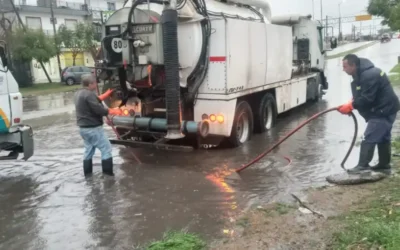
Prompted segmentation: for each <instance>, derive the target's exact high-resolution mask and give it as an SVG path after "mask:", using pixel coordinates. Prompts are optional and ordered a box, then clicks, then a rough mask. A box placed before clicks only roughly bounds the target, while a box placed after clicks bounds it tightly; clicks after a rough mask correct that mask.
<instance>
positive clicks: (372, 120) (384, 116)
mask: <svg viewBox="0 0 400 250" xmlns="http://www.w3.org/2000/svg"><path fill="white" fill-rule="evenodd" d="M343 70H344V71H345V72H346V73H347V74H348V75H351V76H352V77H353V81H352V82H351V91H352V93H353V100H351V101H350V102H348V103H346V104H344V105H341V106H339V107H338V110H339V112H341V113H342V114H350V113H351V112H352V110H353V109H356V110H357V111H358V112H359V114H360V115H361V116H362V117H363V118H364V119H365V121H366V122H367V128H366V130H365V132H364V138H363V140H362V142H361V149H360V158H359V162H358V165H357V166H356V167H355V168H353V169H350V170H348V172H349V173H358V172H360V171H364V170H373V171H379V172H385V173H390V172H391V166H390V161H391V133H392V127H393V123H394V122H395V120H396V115H397V112H398V111H399V110H400V102H399V98H398V97H397V95H396V94H395V92H394V90H393V88H392V86H391V83H390V81H389V79H388V77H387V75H386V74H385V73H384V72H383V71H382V70H381V69H379V68H377V67H375V66H374V64H373V63H372V62H371V61H370V60H368V59H366V58H359V57H357V56H356V55H353V54H349V55H347V56H345V57H344V59H343ZM376 145H377V146H378V154H379V163H378V164H377V165H376V166H373V167H370V165H369V163H370V162H371V160H372V158H373V156H374V151H375V146H376Z"/></svg>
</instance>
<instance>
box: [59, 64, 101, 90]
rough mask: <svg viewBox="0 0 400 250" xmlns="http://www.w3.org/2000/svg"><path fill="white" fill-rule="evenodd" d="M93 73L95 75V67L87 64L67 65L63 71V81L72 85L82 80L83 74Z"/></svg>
mask: <svg viewBox="0 0 400 250" xmlns="http://www.w3.org/2000/svg"><path fill="white" fill-rule="evenodd" d="M88 73H92V74H93V75H94V69H91V68H89V67H86V66H71V67H66V68H65V69H63V71H62V72H61V78H62V79H61V82H63V83H65V84H67V85H69V86H72V85H74V84H76V83H80V82H81V78H82V75H85V74H88Z"/></svg>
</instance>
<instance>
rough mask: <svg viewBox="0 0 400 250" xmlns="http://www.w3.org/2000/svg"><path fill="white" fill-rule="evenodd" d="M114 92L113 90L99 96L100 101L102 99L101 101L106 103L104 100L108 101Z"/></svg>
mask: <svg viewBox="0 0 400 250" xmlns="http://www.w3.org/2000/svg"><path fill="white" fill-rule="evenodd" d="M113 92H114V90H113V89H108V90H107V91H106V92H105V93H104V94H101V95H99V99H100V100H101V101H104V100H105V99H107V98H108V97H109V96H110V95H111V94H112V93H113Z"/></svg>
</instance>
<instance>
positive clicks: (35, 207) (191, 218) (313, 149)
mask: <svg viewBox="0 0 400 250" xmlns="http://www.w3.org/2000/svg"><path fill="white" fill-rule="evenodd" d="M358 54H359V55H360V56H366V57H368V58H370V59H371V60H372V61H373V62H374V63H375V64H376V65H377V66H378V67H381V68H382V69H383V70H385V71H387V72H388V71H389V70H390V69H391V67H392V66H393V65H395V64H396V63H397V56H398V55H399V54H400V41H399V40H392V42H391V43H388V44H382V45H381V44H379V43H378V44H376V45H374V46H372V47H369V48H367V49H365V50H363V51H361V52H359V53H358ZM327 72H328V73H327V77H328V79H329V82H330V90H329V91H328V94H327V95H326V96H325V97H324V100H323V101H322V102H320V103H318V104H316V105H311V106H310V105H306V106H304V107H300V108H298V109H295V110H292V111H291V112H289V113H288V114H286V115H283V116H281V117H280V118H279V121H278V125H277V126H276V128H274V129H273V130H271V131H270V132H269V133H266V134H262V135H257V136H255V137H254V138H253V140H252V141H250V142H249V143H247V144H246V145H244V146H243V147H241V148H237V149H233V150H232V149H229V150H228V149H222V150H208V151H206V150H200V151H195V152H193V153H189V154H182V153H171V152H163V151H152V150H134V151H132V150H127V149H125V148H122V147H114V150H113V156H114V163H115V174H116V175H115V177H114V178H113V177H106V176H103V175H102V174H101V166H100V155H99V153H96V156H95V159H94V162H95V166H94V176H93V177H92V178H89V179H85V178H83V175H82V174H83V173H82V164H81V159H82V158H81V157H82V151H83V149H82V147H83V143H82V141H81V138H80V137H79V134H78V130H77V128H76V126H75V123H74V120H73V116H70V115H65V114H64V113H63V115H62V116H57V119H55V120H54V119H53V120H51V121H50V120H49V119H47V118H40V119H36V120H35V121H34V122H35V124H37V125H35V126H36V128H35V140H36V142H35V143H36V152H35V156H34V157H32V158H31V159H30V160H29V161H28V162H23V161H17V162H1V171H0V204H1V206H0V249H7V250H11V249H133V248H134V247H136V246H138V245H140V244H143V243H145V242H147V241H149V240H152V239H158V238H160V237H161V236H162V234H163V233H164V232H165V231H166V230H168V229H175V230H180V229H188V230H190V231H192V232H197V233H200V234H201V235H202V236H203V237H205V238H207V239H210V238H212V237H213V236H217V235H218V234H222V231H223V229H229V228H230V225H232V224H233V223H231V222H232V221H233V220H234V218H235V216H236V215H238V214H239V213H240V212H241V211H243V209H246V208H247V207H248V206H249V205H251V204H257V203H259V202H268V201H275V200H278V199H284V198H285V197H287V195H288V194H290V193H291V192H295V191H298V190H299V189H301V188H303V187H308V186H311V185H313V186H316V185H324V184H326V182H325V177H326V176H327V175H329V174H332V173H340V172H341V171H342V169H341V168H340V166H339V164H340V162H341V160H342V158H343V157H344V155H345V153H346V150H347V147H348V146H349V143H350V141H351V136H352V133H353V124H352V121H351V119H350V118H348V117H346V116H343V115H340V114H339V113H330V114H327V115H326V116H324V117H322V118H320V119H319V120H316V121H314V122H313V123H312V124H310V125H308V126H306V127H304V128H303V129H302V130H300V131H299V132H298V133H297V134H295V135H294V136H293V137H291V138H290V139H289V140H287V141H286V142H285V143H284V144H282V145H281V146H280V147H279V148H278V149H277V150H275V152H274V154H272V155H271V156H269V157H266V158H264V159H263V160H262V161H260V162H259V163H257V164H256V165H254V166H252V167H251V168H249V169H248V170H246V171H244V172H243V174H242V176H241V178H240V179H233V178H228V179H227V180H225V181H224V180H223V179H221V178H217V177H215V176H216V174H218V173H219V174H223V173H224V171H225V170H226V169H229V168H236V167H239V166H240V165H241V164H244V163H247V162H248V161H250V160H251V159H253V158H254V157H255V156H257V155H258V154H259V153H261V152H262V151H263V150H265V149H266V148H267V147H268V145H271V144H272V143H273V142H274V141H276V140H278V139H279V137H281V136H283V135H285V134H286V133H287V132H288V131H290V130H291V129H293V128H295V127H296V126H298V125H299V124H300V123H301V122H302V121H304V120H306V119H307V118H308V117H310V116H311V115H313V114H314V113H316V112H318V111H322V110H324V109H327V108H329V107H334V106H337V105H340V104H342V103H344V102H347V101H348V100H349V99H350V98H351V91H350V84H349V83H350V77H349V76H347V75H345V74H344V73H343V72H342V68H341V60H340V59H332V60H329V61H328V62H327ZM70 96H71V95H70V94H65V95H63V96H58V97H57V96H49V97H42V98H41V99H40V100H35V99H31V100H30V101H26V103H25V104H26V105H25V111H27V112H28V114H27V115H30V116H31V117H34V116H39V117H40V116H41V115H43V114H49V113H51V114H53V113H54V114H55V113H62V112H67V111H68V110H70V109H71V103H70V101H69V98H70ZM54 105H56V108H52V107H54ZM29 109H30V110H29ZM38 109H39V110H40V109H42V110H41V111H33V110H38ZM31 110H32V111H31ZM31 117H30V118H31ZM359 123H360V124H359V125H360V132H359V136H361V134H362V132H363V129H364V128H365V124H364V121H363V120H362V119H359ZM107 132H108V133H109V135H110V137H114V135H113V134H112V130H111V129H109V128H108V127H107ZM132 152H134V153H135V154H136V155H137V156H138V157H139V158H140V160H141V161H142V164H138V163H137V162H136V161H135V160H134V158H133V156H132ZM283 156H289V157H290V158H291V159H292V160H293V162H292V164H291V165H287V162H286V161H285V159H284V158H283ZM357 158H358V148H356V149H355V150H354V151H353V154H352V155H351V157H350V159H349V161H348V163H347V167H352V166H353V165H355V164H356V161H357Z"/></svg>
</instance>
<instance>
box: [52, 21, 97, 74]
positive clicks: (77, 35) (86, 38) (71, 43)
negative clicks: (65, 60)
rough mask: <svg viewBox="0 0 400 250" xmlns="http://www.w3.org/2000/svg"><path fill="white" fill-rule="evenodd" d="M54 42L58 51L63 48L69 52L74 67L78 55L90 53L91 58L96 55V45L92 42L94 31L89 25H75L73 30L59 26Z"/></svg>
mask: <svg viewBox="0 0 400 250" xmlns="http://www.w3.org/2000/svg"><path fill="white" fill-rule="evenodd" d="M56 40H57V44H58V48H59V49H60V48H61V47H62V46H63V47H65V48H68V49H70V50H71V53H72V60H73V62H72V64H73V65H74V66H75V63H76V57H77V56H78V54H79V53H82V52H85V51H90V53H91V54H92V56H93V58H94V56H95V55H96V47H97V45H96V42H95V41H94V29H93V26H92V25H91V24H85V23H77V24H76V26H75V29H74V30H72V29H68V28H67V27H66V26H65V25H61V26H60V27H59V29H58V34H57V38H56Z"/></svg>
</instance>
